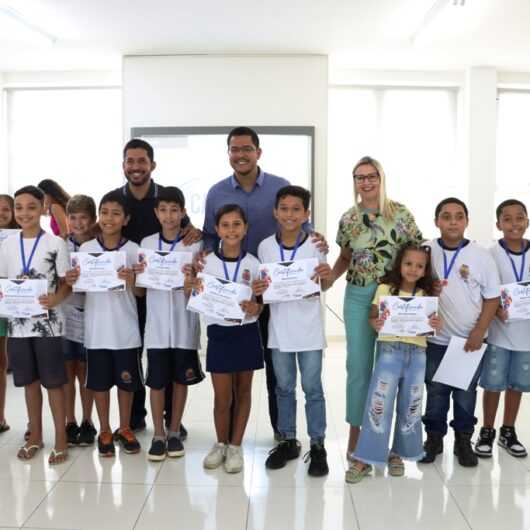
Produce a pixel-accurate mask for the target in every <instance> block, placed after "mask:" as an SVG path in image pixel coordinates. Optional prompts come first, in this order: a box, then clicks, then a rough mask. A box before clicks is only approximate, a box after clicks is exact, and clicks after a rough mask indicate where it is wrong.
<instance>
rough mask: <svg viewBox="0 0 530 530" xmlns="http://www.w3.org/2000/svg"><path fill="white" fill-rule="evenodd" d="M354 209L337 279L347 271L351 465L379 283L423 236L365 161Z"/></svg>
mask: <svg viewBox="0 0 530 530" xmlns="http://www.w3.org/2000/svg"><path fill="white" fill-rule="evenodd" d="M353 182H354V192H355V193H354V201H355V204H354V206H353V207H352V208H350V209H349V210H348V211H347V212H346V213H345V214H344V215H343V216H342V217H341V220H340V223H339V230H338V233H337V243H338V244H339V246H340V247H341V252H340V255H339V257H338V258H337V261H336V262H335V265H334V266H333V274H334V279H335V280H336V279H337V278H339V277H340V276H341V275H342V274H343V273H344V272H345V271H346V270H347V271H348V274H347V276H346V281H347V287H346V293H345V296H344V322H345V326H346V344H347V357H346V371H347V380H346V422H347V423H349V425H350V436H349V440H348V454H347V456H348V460H350V461H351V460H352V456H351V455H352V452H353V451H354V450H355V446H356V444H357V439H358V437H359V432H360V426H361V424H362V420H363V411H364V403H365V401H366V396H367V393H368V386H369V383H370V377H371V375H372V368H373V364H374V346H375V331H374V330H373V329H372V328H371V327H370V324H369V323H368V317H369V315H370V308H371V305H372V300H373V298H374V294H375V291H376V289H377V285H378V281H379V280H380V279H381V278H382V277H383V276H384V274H385V273H386V271H387V270H388V269H389V268H390V267H391V266H392V263H393V261H394V257H395V256H396V253H397V251H398V249H399V248H400V247H401V246H402V245H404V244H405V243H409V242H410V243H420V242H421V240H422V235H421V232H420V230H419V229H418V227H417V226H416V221H415V220H414V217H413V216H412V214H411V213H410V212H409V210H408V209H407V208H406V207H405V206H403V205H402V204H399V203H397V202H394V201H392V200H390V199H388V198H387V196H386V187H385V173H384V171H383V167H382V166H381V164H380V163H379V162H378V161H377V160H375V159H373V158H371V157H369V156H365V157H363V158H361V159H360V160H359V162H357V164H355V166H354V168H353Z"/></svg>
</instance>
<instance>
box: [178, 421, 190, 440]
mask: <svg viewBox="0 0 530 530" xmlns="http://www.w3.org/2000/svg"><path fill="white" fill-rule="evenodd" d="M179 435H180V441H181V442H183V441H184V440H186V438H187V437H188V431H187V429H186V427H184V425H182V423H181V424H180V431H179Z"/></svg>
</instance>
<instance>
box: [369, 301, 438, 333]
mask: <svg viewBox="0 0 530 530" xmlns="http://www.w3.org/2000/svg"><path fill="white" fill-rule="evenodd" d="M437 311H438V298H436V297H435V296H410V297H402V296H381V298H380V299H379V318H381V319H383V320H384V324H383V327H382V328H381V330H380V331H379V336H380V337H384V336H392V337H429V336H433V335H435V331H434V329H433V328H431V326H429V317H430V316H432V315H433V314H434V313H437Z"/></svg>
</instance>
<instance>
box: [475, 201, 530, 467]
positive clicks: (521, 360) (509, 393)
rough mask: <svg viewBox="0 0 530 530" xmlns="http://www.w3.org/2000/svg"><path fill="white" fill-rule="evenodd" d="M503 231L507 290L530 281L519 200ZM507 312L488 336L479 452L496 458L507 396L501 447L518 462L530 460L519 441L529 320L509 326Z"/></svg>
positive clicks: (500, 211) (507, 211)
mask: <svg viewBox="0 0 530 530" xmlns="http://www.w3.org/2000/svg"><path fill="white" fill-rule="evenodd" d="M496 213H497V228H498V229H499V230H500V231H501V232H502V233H503V238H502V239H500V240H499V241H498V242H497V243H495V244H494V245H493V246H492V247H491V248H490V252H491V255H492V257H493V259H494V260H495V263H496V264H497V268H498V270H499V274H500V277H501V284H510V283H516V282H528V281H529V280H530V268H529V264H530V243H529V242H528V240H526V239H524V233H525V232H526V230H527V228H528V213H527V210H526V206H525V205H524V204H523V203H522V202H521V201H518V200H517V199H509V200H507V201H504V202H502V203H501V204H499V206H498V207H497V211H496ZM507 317H508V313H507V311H505V310H504V309H503V308H502V306H499V307H498V308H497V318H495V319H493V320H492V322H491V324H490V328H489V333H488V347H487V349H486V353H485V354H484V361H483V366H482V375H481V378H480V386H481V387H482V388H483V389H484V396H483V402H482V405H483V411H484V424H483V427H482V428H481V429H480V435H479V439H478V440H477V442H476V444H475V452H476V453H477V456H480V457H485V458H488V457H491V454H492V450H493V442H494V440H495V434H496V433H495V429H494V424H495V416H496V414H497V407H498V405H499V398H500V393H501V392H502V391H505V394H504V420H503V425H502V427H501V428H500V433H499V441H498V444H499V445H500V446H501V447H502V448H504V449H505V450H506V451H507V452H508V453H509V454H511V455H512V456H515V457H525V456H527V451H526V448H525V447H524V445H523V444H522V443H521V442H520V441H519V440H518V439H517V434H516V432H515V420H516V419H517V413H518V411H519V405H520V403H521V396H522V393H523V392H530V371H529V370H528V369H527V367H528V366H529V365H530V335H529V329H528V320H520V321H513V322H506V319H507Z"/></svg>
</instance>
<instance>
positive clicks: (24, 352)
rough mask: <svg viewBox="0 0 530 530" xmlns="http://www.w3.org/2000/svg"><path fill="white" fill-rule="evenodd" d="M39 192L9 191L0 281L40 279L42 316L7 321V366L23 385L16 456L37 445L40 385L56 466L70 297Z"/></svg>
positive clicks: (61, 245) (63, 254)
mask: <svg viewBox="0 0 530 530" xmlns="http://www.w3.org/2000/svg"><path fill="white" fill-rule="evenodd" d="M44 211H45V209H44V193H43V192H42V191H41V190H40V189H39V188H37V187H35V186H24V187H23V188H21V189H19V190H18V191H17V192H15V219H16V221H17V223H18V224H19V226H20V228H21V232H20V233H17V234H14V235H11V236H9V237H8V238H7V239H6V240H5V241H4V242H3V244H2V246H1V247H0V277H2V278H9V279H15V278H18V279H23V278H28V279H45V280H46V281H47V283H48V294H47V295H43V296H41V297H40V299H39V301H40V303H41V305H42V307H43V308H44V309H47V310H48V316H47V317H44V316H38V317H34V318H9V320H8V325H7V330H8V337H9V364H10V366H11V368H12V370H13V378H14V382H15V386H19V387H20V386H23V387H24V390H25V397H26V406H27V408H28V416H29V423H30V425H31V429H30V431H31V432H30V433H29V437H28V440H27V442H26V443H25V444H24V445H23V446H22V447H21V448H20V449H19V451H18V454H17V456H18V458H20V459H21V460H29V459H31V458H33V457H34V456H35V455H36V454H37V452H38V451H39V450H40V449H41V447H43V444H42V438H43V436H42V393H41V384H42V386H43V387H44V388H46V389H47V390H48V399H49V402H50V409H51V411H52V415H53V422H54V426H55V445H54V448H53V449H52V451H51V454H50V457H49V459H48V462H49V463H50V464H61V463H62V462H64V461H65V460H66V459H67V457H68V450H67V447H68V446H67V440H66V431H65V428H64V425H65V403H64V388H63V385H64V384H65V383H66V381H67V379H66V371H65V368H64V359H63V349H62V343H61V336H62V335H63V332H64V317H63V313H62V311H61V307H60V304H61V302H62V301H63V300H64V299H65V298H66V297H67V296H68V294H69V293H70V289H69V287H68V285H66V284H65V283H64V279H63V278H64V276H65V273H66V271H67V269H68V252H67V250H66V244H65V242H64V241H63V240H62V239H60V238H59V237H56V236H54V235H51V234H48V233H47V232H45V231H44V230H43V229H42V228H41V225H40V219H41V215H44Z"/></svg>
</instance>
